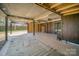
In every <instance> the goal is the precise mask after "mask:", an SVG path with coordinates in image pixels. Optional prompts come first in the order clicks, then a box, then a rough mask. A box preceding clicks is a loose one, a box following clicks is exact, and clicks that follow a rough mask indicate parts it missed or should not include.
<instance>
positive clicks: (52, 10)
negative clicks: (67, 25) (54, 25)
mask: <svg viewBox="0 0 79 59" xmlns="http://www.w3.org/2000/svg"><path fill="white" fill-rule="evenodd" d="M35 4H36V5H38V6H40V7H43V8H45V9H46V10H49V11H51V12H54V13H56V14H58V15H61V14H60V13H59V12H56V11H55V10H54V9H50V8H48V7H46V6H44V5H41V4H39V3H35Z"/></svg>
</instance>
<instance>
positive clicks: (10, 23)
mask: <svg viewBox="0 0 79 59" xmlns="http://www.w3.org/2000/svg"><path fill="white" fill-rule="evenodd" d="M10 34H12V21H11V22H10Z"/></svg>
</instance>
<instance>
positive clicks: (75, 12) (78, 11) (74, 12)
mask: <svg viewBox="0 0 79 59" xmlns="http://www.w3.org/2000/svg"><path fill="white" fill-rule="evenodd" d="M77 13H79V10H77V11H73V12H70V13H66V14H64V16H66V15H71V14H77Z"/></svg>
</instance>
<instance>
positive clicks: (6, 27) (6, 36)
mask: <svg viewBox="0 0 79 59" xmlns="http://www.w3.org/2000/svg"><path fill="white" fill-rule="evenodd" d="M5 40H6V41H7V40H8V16H6V17H5Z"/></svg>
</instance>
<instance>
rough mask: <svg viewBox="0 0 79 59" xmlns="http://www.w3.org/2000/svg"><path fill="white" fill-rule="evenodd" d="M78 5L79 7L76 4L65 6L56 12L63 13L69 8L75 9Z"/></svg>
mask: <svg viewBox="0 0 79 59" xmlns="http://www.w3.org/2000/svg"><path fill="white" fill-rule="evenodd" d="M77 5H79V4H77V3H76V4H70V5H68V6H63V7H62V8H59V9H57V10H56V11H57V12H59V11H62V10H65V9H68V8H71V7H74V6H77Z"/></svg>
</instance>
